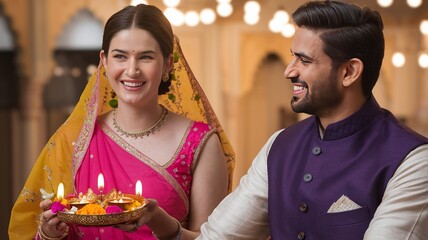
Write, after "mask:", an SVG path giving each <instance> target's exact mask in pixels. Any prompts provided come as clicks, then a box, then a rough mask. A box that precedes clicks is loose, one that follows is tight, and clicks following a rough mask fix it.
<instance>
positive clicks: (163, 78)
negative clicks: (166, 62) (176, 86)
mask: <svg viewBox="0 0 428 240" xmlns="http://www.w3.org/2000/svg"><path fill="white" fill-rule="evenodd" d="M168 80H169V74H168V73H165V74H164V75H163V76H162V81H164V82H168Z"/></svg>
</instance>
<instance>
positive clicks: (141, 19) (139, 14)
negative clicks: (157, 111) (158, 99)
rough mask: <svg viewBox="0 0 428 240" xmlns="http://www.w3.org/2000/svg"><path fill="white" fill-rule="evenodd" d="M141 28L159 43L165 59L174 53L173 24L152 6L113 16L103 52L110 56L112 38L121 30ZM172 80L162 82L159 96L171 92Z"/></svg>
mask: <svg viewBox="0 0 428 240" xmlns="http://www.w3.org/2000/svg"><path fill="white" fill-rule="evenodd" d="M133 27H135V28H139V29H144V30H146V31H148V32H149V33H150V34H152V36H153V37H154V38H155V39H156V41H157V42H158V44H159V46H160V49H161V51H162V55H163V57H164V59H167V58H168V56H169V55H170V54H172V52H173V48H174V34H173V31H172V27H171V24H170V23H169V21H168V19H167V18H166V17H165V16H164V15H163V13H162V11H161V10H160V9H159V8H157V7H155V6H152V5H145V4H139V5H137V6H127V7H125V8H123V9H122V10H120V11H119V12H117V13H115V14H113V15H112V16H111V17H110V18H109V19H108V20H107V23H106V25H105V27H104V35H103V43H102V50H104V52H105V54H106V55H107V54H108V51H109V47H110V42H111V40H112V38H113V37H114V36H115V35H116V34H117V33H118V32H119V31H121V30H125V29H131V28H133ZM170 85H171V79H169V80H168V81H161V83H160V85H159V92H158V94H159V95H161V94H165V93H167V92H168V91H169V86H170Z"/></svg>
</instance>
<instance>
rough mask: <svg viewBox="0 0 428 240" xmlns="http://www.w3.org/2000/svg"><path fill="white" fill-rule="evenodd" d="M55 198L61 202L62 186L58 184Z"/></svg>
mask: <svg viewBox="0 0 428 240" xmlns="http://www.w3.org/2000/svg"><path fill="white" fill-rule="evenodd" d="M56 198H57V199H58V200H62V199H63V198H64V184H63V183H59V185H58V191H57V192H56Z"/></svg>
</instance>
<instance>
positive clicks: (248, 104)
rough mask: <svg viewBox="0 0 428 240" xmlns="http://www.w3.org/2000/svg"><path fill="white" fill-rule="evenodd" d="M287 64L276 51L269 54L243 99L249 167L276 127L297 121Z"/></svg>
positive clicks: (246, 163) (246, 164) (244, 159)
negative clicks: (292, 106) (286, 69)
mask: <svg viewBox="0 0 428 240" xmlns="http://www.w3.org/2000/svg"><path fill="white" fill-rule="evenodd" d="M285 67H286V65H285V63H284V62H283V61H282V59H281V58H280V57H279V56H278V55H277V54H276V53H268V54H267V55H266V56H265V57H264V59H263V60H262V61H261V63H260V64H259V67H258V69H257V72H256V74H255V75H254V81H253V85H252V87H251V90H250V91H249V92H248V93H246V94H245V95H244V96H243V97H242V100H241V104H240V105H241V107H240V111H241V112H240V116H243V117H242V120H241V125H242V128H241V129H243V131H244V132H243V133H242V135H243V136H245V137H243V142H242V144H243V146H242V149H245V151H243V152H242V154H244V155H241V156H240V160H241V161H242V162H241V167H243V168H244V169H248V168H249V167H250V165H251V163H252V160H253V158H254V157H255V156H256V155H257V153H258V152H259V151H260V149H261V148H262V146H263V145H264V144H265V143H266V141H267V140H268V138H269V137H270V136H271V135H272V134H273V133H274V132H276V131H277V130H279V129H282V128H284V127H287V126H289V125H290V124H292V123H294V122H296V121H297V119H298V117H297V114H296V113H294V112H293V111H292V110H291V107H290V100H291V97H292V89H293V86H292V84H291V83H290V81H289V80H287V79H285V78H284V76H283V73H284V70H285Z"/></svg>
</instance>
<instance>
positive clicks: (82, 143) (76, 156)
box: [71, 64, 102, 192]
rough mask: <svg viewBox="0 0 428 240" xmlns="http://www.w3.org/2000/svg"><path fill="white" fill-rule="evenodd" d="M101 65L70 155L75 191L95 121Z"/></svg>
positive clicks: (74, 190)
mask: <svg viewBox="0 0 428 240" xmlns="http://www.w3.org/2000/svg"><path fill="white" fill-rule="evenodd" d="M101 67H102V65H101V64H100V65H99V66H98V71H97V78H96V80H95V83H94V87H93V88H92V94H91V97H90V98H89V99H88V102H86V105H85V106H84V108H85V109H86V113H87V114H86V117H85V120H84V122H83V126H82V130H81V131H80V134H79V137H78V139H77V141H76V143H75V145H74V151H73V156H72V168H73V169H72V175H71V176H72V179H71V182H72V183H73V192H76V186H75V181H74V180H75V179H76V173H77V170H78V169H79V167H80V164H81V163H82V160H83V157H84V156H85V154H86V151H87V149H88V147H89V143H90V141H91V138H92V134H93V133H94V128H95V121H96V120H97V115H98V100H99V95H100V94H99V84H100V83H99V81H100V74H102V73H101Z"/></svg>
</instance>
